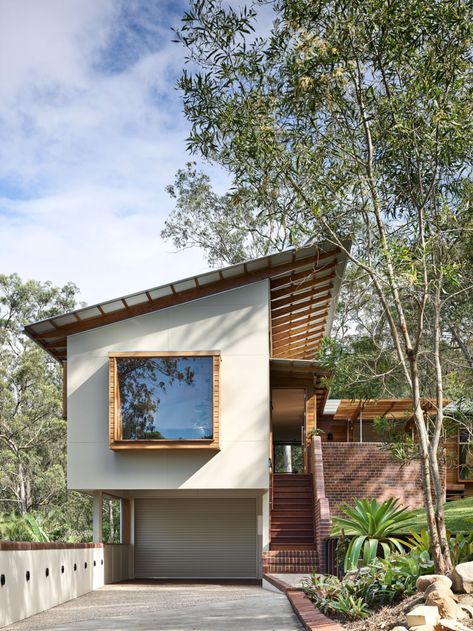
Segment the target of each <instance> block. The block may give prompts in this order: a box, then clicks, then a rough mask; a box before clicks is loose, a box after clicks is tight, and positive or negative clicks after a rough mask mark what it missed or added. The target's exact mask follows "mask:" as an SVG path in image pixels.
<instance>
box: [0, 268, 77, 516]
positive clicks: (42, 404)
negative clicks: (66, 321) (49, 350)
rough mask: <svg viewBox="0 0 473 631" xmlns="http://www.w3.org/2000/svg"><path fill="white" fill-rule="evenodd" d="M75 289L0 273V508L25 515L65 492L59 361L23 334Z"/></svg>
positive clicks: (66, 305) (70, 301)
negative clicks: (27, 324) (29, 323)
mask: <svg viewBox="0 0 473 631" xmlns="http://www.w3.org/2000/svg"><path fill="white" fill-rule="evenodd" d="M76 291H77V290H76V288H75V286H74V285H72V284H67V285H65V286H64V287H62V288H57V287H54V286H53V285H52V284H51V283H39V282H36V281H28V282H25V283H23V282H22V281H21V279H20V278H19V277H18V276H17V275H16V274H12V275H11V276H5V275H0V507H1V508H3V510H5V511H11V510H15V511H16V512H17V514H19V515H24V514H26V513H27V512H28V511H31V510H35V509H40V508H43V507H44V508H47V507H50V506H52V505H54V503H55V502H58V501H59V500H60V499H61V498H62V496H63V495H64V491H65V472H64V469H65V434H66V431H65V421H64V420H63V419H62V409H61V407H62V379H61V374H60V367H59V366H58V364H57V363H56V362H55V361H54V360H53V359H52V358H51V357H49V356H48V355H47V354H46V353H45V352H44V351H42V350H41V349H40V348H39V347H38V346H36V345H35V344H34V343H33V342H31V341H30V340H28V338H27V337H26V336H25V335H24V333H23V326H24V325H25V324H26V323H27V322H31V321H33V320H39V319H42V318H46V317H50V316H52V315H54V314H56V313H61V312H63V311H68V310H70V309H71V308H73V306H74V304H75V294H76Z"/></svg>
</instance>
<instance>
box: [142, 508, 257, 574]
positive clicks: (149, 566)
mask: <svg viewBox="0 0 473 631" xmlns="http://www.w3.org/2000/svg"><path fill="white" fill-rule="evenodd" d="M256 545H257V543H256V500H255V499H254V498H236V499H230V498H223V499H221V498H218V499H217V498H211V499H210V498H187V499H183V498H182V499H181V498H179V499H177V498H172V499H170V498H169V499H168V498H165V499H162V498H159V499H136V500H135V576H136V578H255V577H256V576H257V550H256Z"/></svg>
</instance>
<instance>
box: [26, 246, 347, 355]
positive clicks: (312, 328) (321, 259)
mask: <svg viewBox="0 0 473 631" xmlns="http://www.w3.org/2000/svg"><path fill="white" fill-rule="evenodd" d="M347 245H348V244H347ZM345 265H346V256H345V255H344V254H343V253H342V252H341V251H340V250H339V249H338V248H336V247H335V246H333V245H332V244H328V243H320V244H318V245H311V246H306V247H303V248H299V249H295V248H291V249H289V250H285V251H283V252H278V253H276V254H271V255H268V256H263V257H260V258H257V259H252V260H249V261H245V262H242V263H237V264H235V265H230V266H228V267H223V268H221V269H219V270H211V271H209V272H207V273H205V274H198V275H196V276H190V277H188V278H184V279H181V280H178V281H175V282H173V283H168V284H165V285H160V286H158V287H153V288H151V289H147V290H140V291H138V292H136V293H133V294H128V295H126V296H120V297H119V298H114V299H112V300H107V301H104V302H100V303H97V304H95V305H90V306H86V307H83V308H81V309H76V310H74V311H71V312H69V313H65V314H61V315H58V316H54V317H51V318H47V319H45V320H42V321H40V322H34V323H32V324H29V325H27V326H26V327H25V332H26V333H27V335H29V337H31V338H32V339H33V340H34V341H35V342H37V343H38V344H39V345H40V346H42V347H43V348H44V349H45V350H46V351H47V352H48V353H50V354H51V355H52V356H53V357H55V358H56V359H58V360H59V361H63V360H65V359H66V348H67V337H68V336H69V335H74V334H75V333H80V332H83V331H87V330H89V329H92V328H96V327H100V326H104V325H106V324H111V323H113V322H117V321H120V320H124V319H127V318H131V317H135V316H137V315H143V314H145V313H150V312H152V311H157V310H159V309H164V308H167V307H171V306H174V305H177V304H182V303H184V302H188V301H190V300H196V299H199V298H202V297H205V296H209V295H212V294H215V293H220V292H222V291H227V290H230V289H234V288H236V287H241V286H244V285H247V284H250V283H253V282H257V281H259V280H263V279H271V281H274V282H276V281H278V283H279V284H278V286H277V287H275V288H274V291H277V292H278V293H277V294H276V297H275V298H274V300H273V299H272V307H271V308H272V317H273V324H274V323H275V324H274V326H276V327H278V326H279V329H278V332H280V331H281V330H286V329H287V330H288V331H289V333H290V332H291V328H294V327H295V328H297V335H298V336H299V337H297V339H296V340H293V339H292V338H289V339H284V338H282V339H284V346H283V345H282V344H281V343H279V344H278V345H277V349H278V350H277V352H276V353H275V354H277V356H278V357H281V356H288V357H290V358H294V359H296V358H302V359H304V358H306V359H307V358H310V357H311V356H314V353H315V351H314V349H315V347H316V346H317V344H318V343H320V340H321V337H322V336H323V335H324V334H325V335H326V334H327V333H328V332H329V331H330V327H331V324H332V319H333V314H334V311H335V306H336V299H337V297H338V291H339V287H340V282H341V278H342V276H343V273H344V270H345ZM328 269H330V270H331V271H330V273H328V274H327V270H328ZM301 274H302V276H301ZM328 276H330V279H328ZM304 278H305V279H306V281H305V282H301V280H303V279H304ZM280 288H282V289H283V291H282V292H281V291H280ZM311 293H312V294H313V296H312V297H311ZM317 307H319V308H320V309H319V311H317ZM322 312H323V313H322ZM316 313H322V316H321V317H319V316H317V317H314V318H313V317H312V316H314V315H315V314H316ZM281 324H283V328H282V329H281ZM304 324H307V326H306V327H304V326H303V325H304ZM301 326H302V328H301ZM304 331H306V333H307V340H308V344H307V345H306V346H304V344H303V343H301V342H300V340H302V338H301V337H300V334H301V333H304ZM286 343H288V346H287V349H286V346H285V345H286ZM286 350H287V352H286ZM289 351H290V352H289Z"/></svg>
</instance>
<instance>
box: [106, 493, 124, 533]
mask: <svg viewBox="0 0 473 631" xmlns="http://www.w3.org/2000/svg"><path fill="white" fill-rule="evenodd" d="M120 506H121V502H120V500H119V499H118V498H112V497H104V498H103V501H102V541H105V542H106V543H120Z"/></svg>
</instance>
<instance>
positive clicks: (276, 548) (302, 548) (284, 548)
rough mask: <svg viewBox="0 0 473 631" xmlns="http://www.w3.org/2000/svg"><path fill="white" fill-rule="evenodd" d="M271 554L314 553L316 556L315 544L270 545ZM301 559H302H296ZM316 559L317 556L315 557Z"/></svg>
mask: <svg viewBox="0 0 473 631" xmlns="http://www.w3.org/2000/svg"><path fill="white" fill-rule="evenodd" d="M270 552H271V553H273V554H277V553H279V552H280V553H283V552H284V553H285V554H287V553H288V552H303V553H305V554H307V553H313V554H314V555H315V545H314V544H313V543H292V544H291V543H273V544H270ZM295 558H297V559H299V558H300V557H295ZM314 559H315V556H314Z"/></svg>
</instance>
